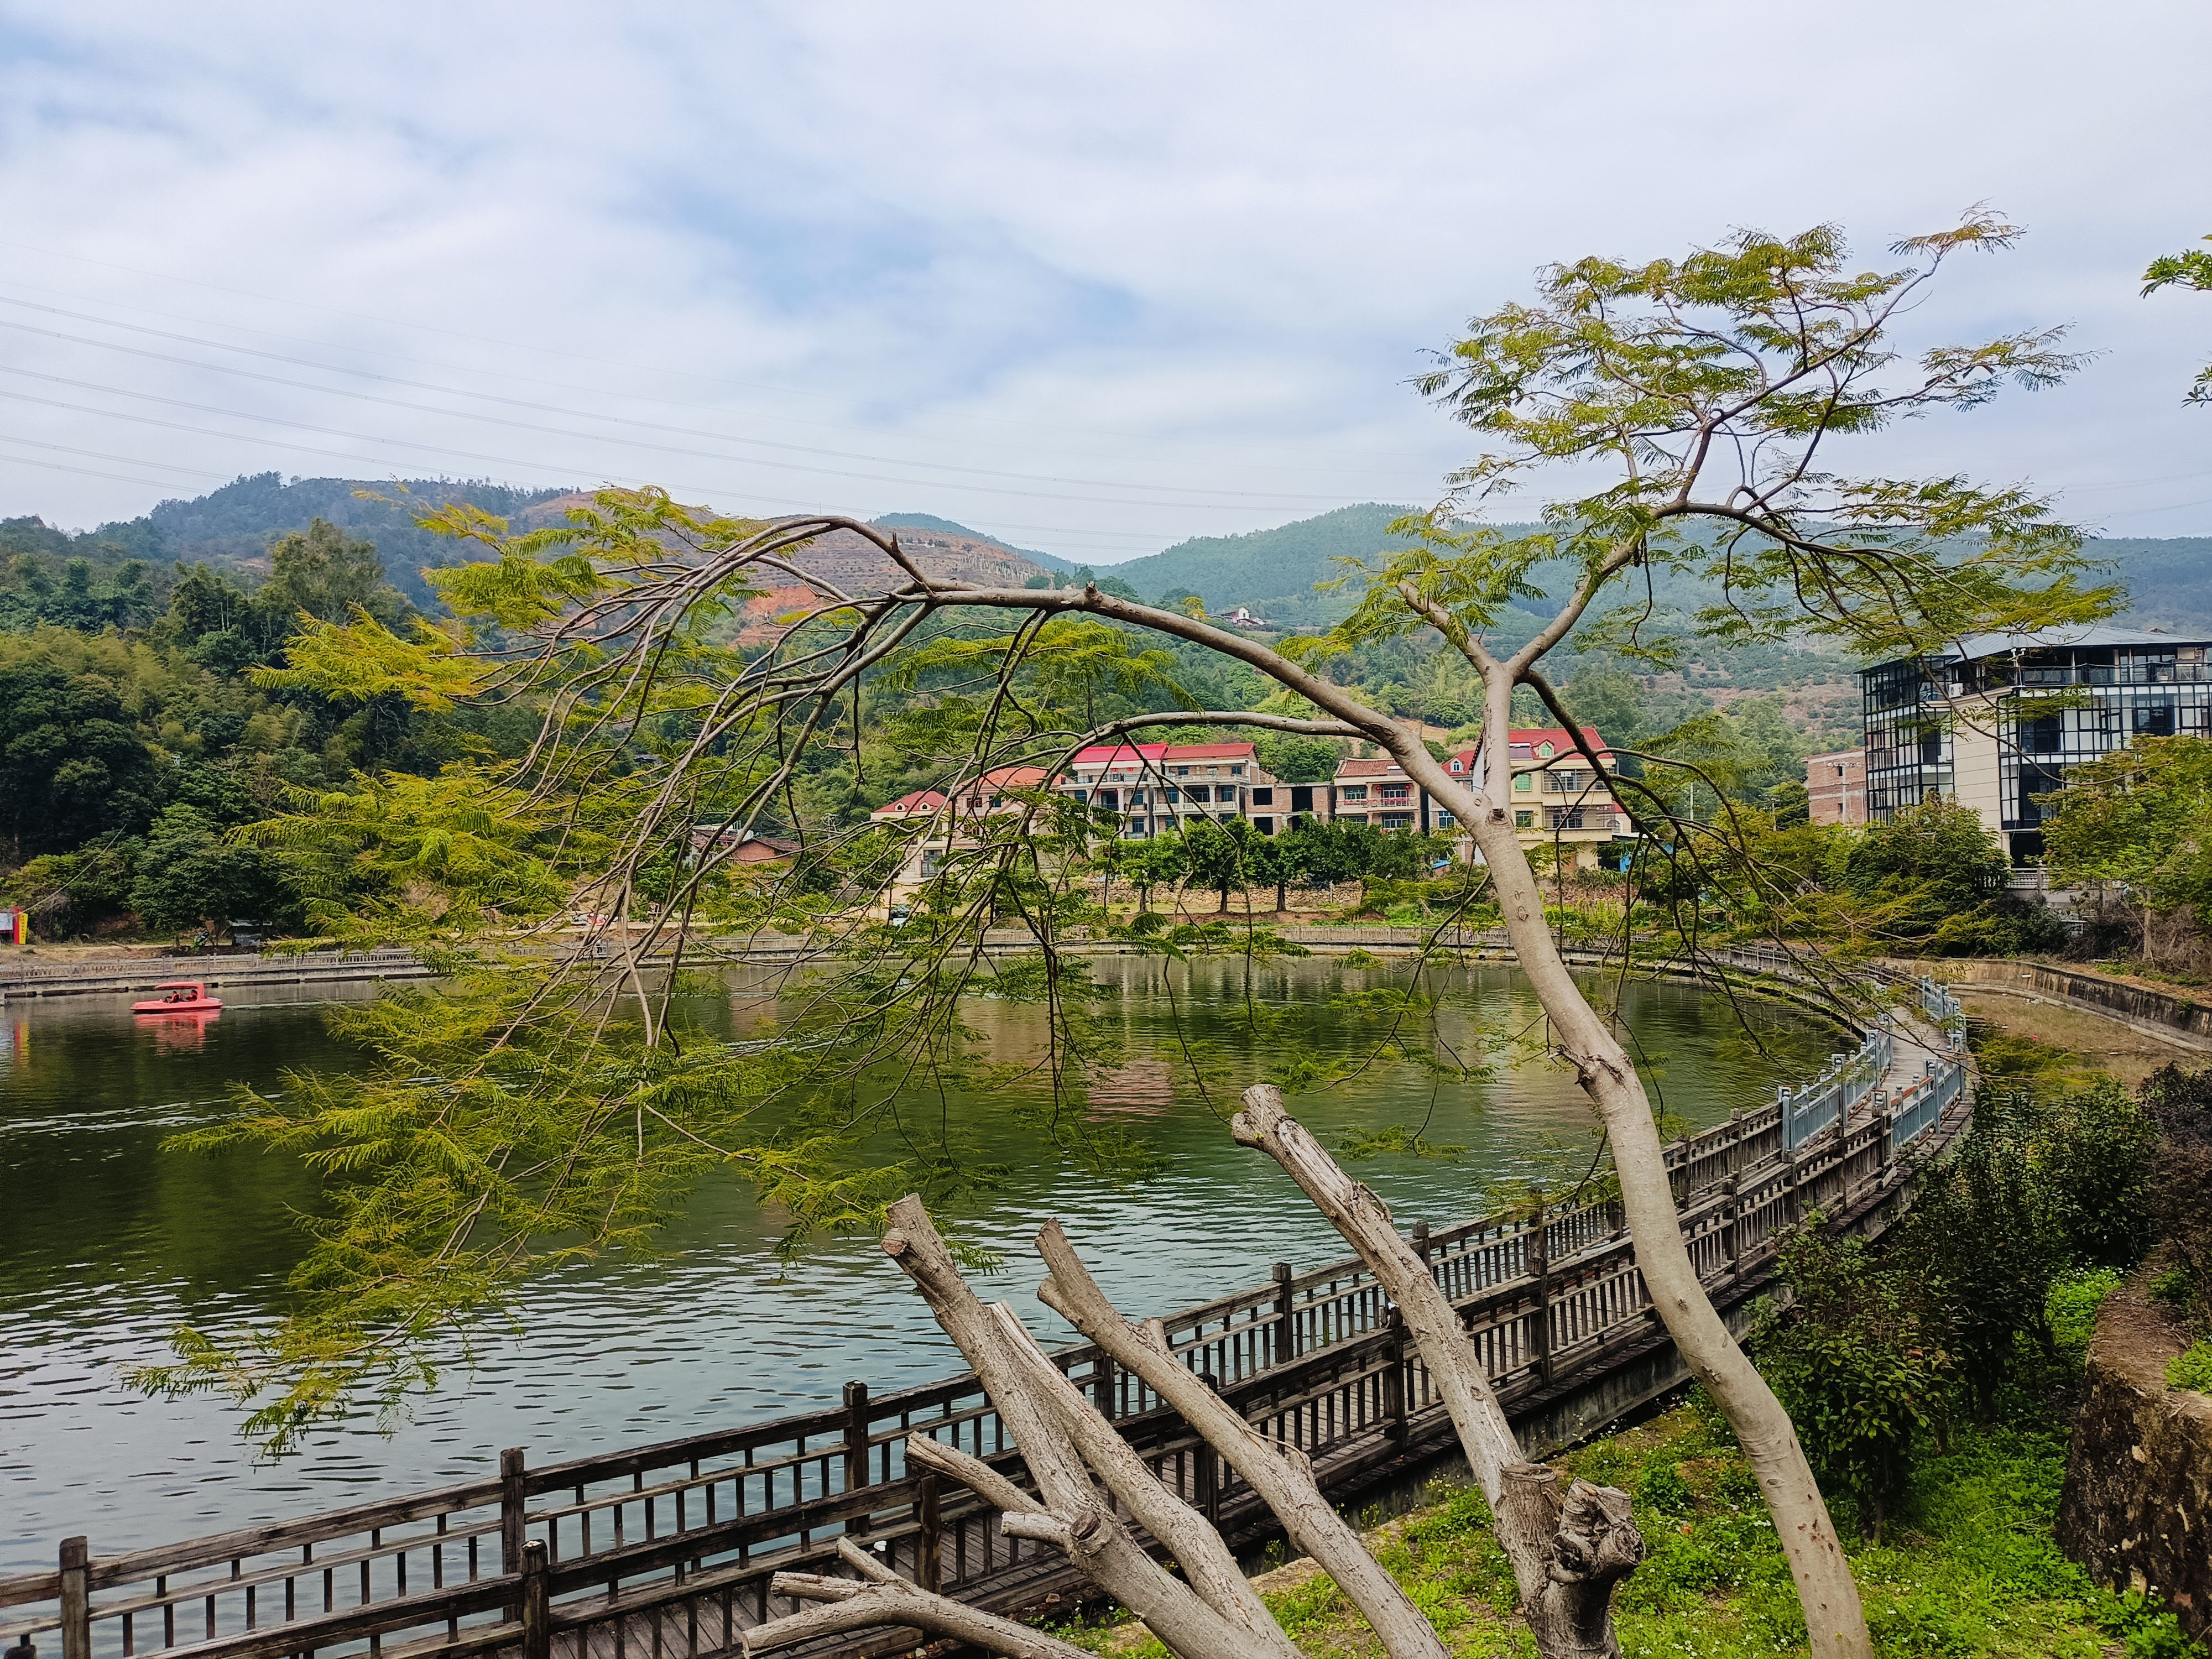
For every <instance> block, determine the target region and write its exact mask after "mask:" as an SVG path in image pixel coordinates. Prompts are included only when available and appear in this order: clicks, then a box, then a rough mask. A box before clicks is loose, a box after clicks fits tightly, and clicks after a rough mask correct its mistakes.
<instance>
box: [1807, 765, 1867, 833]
mask: <svg viewBox="0 0 2212 1659" xmlns="http://www.w3.org/2000/svg"><path fill="white" fill-rule="evenodd" d="M1805 799H1806V804H1807V806H1808V810H1809V811H1810V813H1811V815H1812V819H1813V822H1814V823H1845V824H1857V823H1865V822H1866V821H1867V789H1866V750H1863V749H1838V750H1836V751H1835V752H1834V753H1832V754H1827V755H1808V756H1807V757H1805Z"/></svg>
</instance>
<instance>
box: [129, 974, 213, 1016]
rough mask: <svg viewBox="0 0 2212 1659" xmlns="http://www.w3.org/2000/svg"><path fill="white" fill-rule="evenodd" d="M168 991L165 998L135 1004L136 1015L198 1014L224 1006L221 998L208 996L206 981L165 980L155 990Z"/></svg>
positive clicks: (134, 1011)
mask: <svg viewBox="0 0 2212 1659" xmlns="http://www.w3.org/2000/svg"><path fill="white" fill-rule="evenodd" d="M154 988H155V990H157V991H167V993H168V995H167V996H165V997H152V998H149V1000H146V1001H144V1002H134V1003H132V1004H131V1012H132V1013H134V1014H197V1013H198V1012H201V1011H202V1010H204V1009H216V1008H220V1007H222V998H221V997H211V996H210V995H209V994H208V990H207V986H206V984H205V982H204V981H200V980H197V979H165V980H163V981H161V983H160V984H159V985H156V986H155V987H154Z"/></svg>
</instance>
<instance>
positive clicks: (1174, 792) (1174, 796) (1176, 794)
mask: <svg viewBox="0 0 2212 1659" xmlns="http://www.w3.org/2000/svg"><path fill="white" fill-rule="evenodd" d="M1164 793H1165V794H1166V798H1167V799H1169V800H1170V801H1177V800H1181V799H1182V790H1180V789H1170V790H1167V791H1166V792H1164Z"/></svg>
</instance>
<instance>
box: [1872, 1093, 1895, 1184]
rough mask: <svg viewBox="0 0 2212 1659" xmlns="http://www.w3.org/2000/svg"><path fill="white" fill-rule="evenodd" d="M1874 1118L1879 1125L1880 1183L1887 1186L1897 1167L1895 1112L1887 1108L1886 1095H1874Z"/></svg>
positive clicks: (1887, 1100) (1887, 1099)
mask: <svg viewBox="0 0 2212 1659" xmlns="http://www.w3.org/2000/svg"><path fill="white" fill-rule="evenodd" d="M1874 1118H1875V1122H1877V1123H1879V1124H1880V1125H1881V1184H1882V1185H1883V1186H1885V1187H1887V1186H1888V1185H1889V1178H1890V1176H1892V1175H1893V1174H1894V1173H1895V1172H1896V1169H1897V1114H1896V1113H1894V1112H1893V1111H1891V1110H1890V1109H1889V1097H1888V1096H1887V1095H1886V1094H1877V1095H1875V1098H1874Z"/></svg>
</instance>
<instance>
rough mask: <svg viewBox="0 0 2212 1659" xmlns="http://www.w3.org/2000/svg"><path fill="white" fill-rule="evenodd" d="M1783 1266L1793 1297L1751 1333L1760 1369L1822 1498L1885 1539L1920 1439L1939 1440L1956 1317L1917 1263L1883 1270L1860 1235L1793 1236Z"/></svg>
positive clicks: (1813, 1230)
mask: <svg viewBox="0 0 2212 1659" xmlns="http://www.w3.org/2000/svg"><path fill="white" fill-rule="evenodd" d="M1778 1267H1779V1269H1780V1272H1781V1275H1782V1279H1783V1282H1784V1284H1785V1285H1788V1286H1789V1287H1790V1291H1792V1292H1793V1293H1794V1296H1795V1300H1794V1302H1793V1304H1792V1305H1791V1308H1790V1316H1789V1317H1788V1318H1787V1319H1777V1318H1773V1317H1771V1316H1770V1317H1768V1318H1767V1319H1765V1320H1764V1321H1763V1322H1761V1323H1760V1326H1759V1328H1758V1329H1757V1330H1756V1331H1755V1332H1754V1334H1753V1354H1754V1355H1755V1356H1756V1358H1757V1359H1758V1362H1759V1370H1760V1371H1761V1372H1762V1373H1764V1374H1765V1376H1766V1379H1767V1381H1768V1382H1769V1383H1771V1384H1772V1386H1773V1388H1774V1391H1775V1393H1776V1395H1778V1396H1779V1397H1780V1399H1781V1401H1782V1403H1783V1406H1784V1408H1785V1409H1786V1410H1787V1411H1788V1412H1789V1413H1790V1419H1791V1421H1793V1422H1794V1423H1796V1425H1797V1432H1798V1434H1799V1436H1800V1437H1802V1440H1803V1441H1804V1443H1805V1451H1806V1455H1807V1456H1808V1458H1809V1459H1810V1460H1811V1462H1812V1464H1813V1471H1814V1474H1815V1475H1816V1476H1818V1477H1819V1479H1820V1484H1821V1486H1822V1487H1823V1489H1824V1490H1826V1492H1829V1493H1831V1494H1833V1495H1839V1496H1843V1497H1847V1498H1850V1500H1851V1501H1852V1502H1853V1503H1854V1504H1856V1505H1857V1508H1858V1511H1859V1514H1860V1516H1861V1518H1862V1521H1863V1524H1864V1526H1865V1528H1866V1530H1867V1531H1868V1532H1869V1534H1871V1535H1873V1536H1875V1537H1876V1538H1879V1537H1880V1536H1881V1528H1882V1522H1883V1519H1884V1517H1885V1516H1887V1515H1888V1514H1889V1513H1890V1512H1891V1511H1893V1510H1894V1509H1895V1507H1896V1505H1897V1504H1898V1502H1899V1499H1900V1498H1902V1497H1903V1495H1904V1492H1905V1482H1906V1477H1907V1474H1908V1472H1909V1466H1908V1459H1909V1457H1910V1455H1911V1450H1912V1447H1913V1443H1914V1441H1915V1439H1916V1438H1917V1437H1919V1436H1921V1435H1923V1434H1929V1433H1936V1434H1938V1435H1939V1436H1940V1434H1941V1431H1942V1424H1943V1422H1944V1420H1945V1419H1946V1418H1947V1416H1948V1402H1949V1395H1950V1390H1951V1381H1952V1378H1953V1376H1954V1375H1955V1374H1956V1372H1957V1370H1958V1361H1957V1359H1956V1358H1955V1357H1954V1354H1953V1353H1952V1352H1951V1349H1950V1324H1951V1321H1950V1319H1949V1317H1948V1314H1947V1311H1946V1310H1944V1309H1943V1307H1942V1305H1941V1304H1940V1302H1939V1301H1938V1299H1937V1297H1936V1291H1937V1287H1936V1286H1935V1285H1931V1284H1930V1282H1929V1279H1927V1278H1926V1276H1925V1275H1924V1274H1923V1273H1921V1272H1920V1271H1919V1270H1918V1269H1917V1267H1914V1266H1911V1265H1900V1266H1898V1267H1881V1266H1878V1265H1877V1264H1876V1263H1875V1261H1874V1259H1873V1258H1872V1256H1871V1255H1870V1253H1869V1250H1868V1249H1867V1246H1866V1243H1865V1242H1864V1241H1863V1240H1862V1239H1856V1238H1838V1237H1834V1236H1832V1235H1831V1234H1828V1233H1826V1232H1824V1231H1821V1228H1820V1218H1819V1217H1818V1216H1817V1215H1816V1216H1814V1218H1812V1219H1811V1220H1810V1221H1809V1222H1808V1225H1806V1226H1805V1227H1803V1228H1802V1229H1799V1230H1797V1231H1793V1232H1792V1233H1790V1235H1789V1236H1788V1237H1785V1238H1784V1241H1783V1243H1782V1246H1781V1251H1780V1255H1779V1257H1778Z"/></svg>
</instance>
